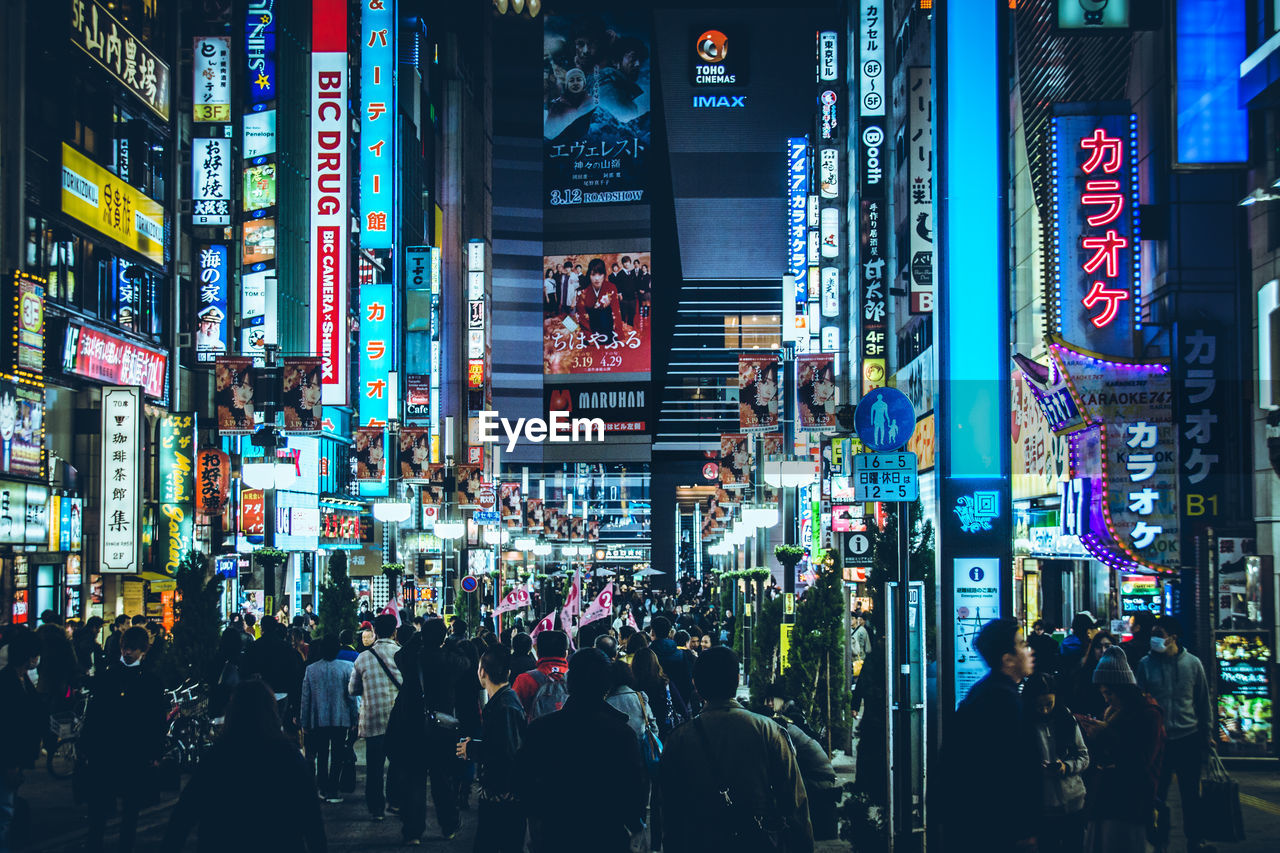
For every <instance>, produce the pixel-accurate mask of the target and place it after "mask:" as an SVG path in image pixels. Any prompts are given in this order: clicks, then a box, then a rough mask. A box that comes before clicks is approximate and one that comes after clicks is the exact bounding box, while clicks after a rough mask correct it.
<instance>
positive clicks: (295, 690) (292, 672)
mask: <svg viewBox="0 0 1280 853" xmlns="http://www.w3.org/2000/svg"><path fill="white" fill-rule="evenodd" d="M306 671H307V665H306V662H305V661H303V660H302V655H300V654H298V653H297V652H295V651H294V650H293V649H292V648H291V647H290V646H289V644H288V643H286V642H285V641H284V640H281V639H268V638H267V637H263V638H262V639H260V640H257V641H255V642H254V644H253V645H251V646H249V648H248V649H246V650H245V652H244V655H243V656H242V657H241V660H240V677H241V678H242V679H243V678H245V677H248V676H252V675H257V676H259V677H260V678H261V679H262V680H263V681H264V682H266V684H267V686H268V687H270V688H271V689H272V691H273V692H275V693H287V694H288V695H289V711H290V715H291V716H297V714H298V710H299V707H300V706H301V704H302V678H303V676H304V675H306Z"/></svg>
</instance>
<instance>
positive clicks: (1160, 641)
mask: <svg viewBox="0 0 1280 853" xmlns="http://www.w3.org/2000/svg"><path fill="white" fill-rule="evenodd" d="M1151 651H1153V652H1155V653H1156V654H1158V655H1162V654H1164V637H1152V638H1151Z"/></svg>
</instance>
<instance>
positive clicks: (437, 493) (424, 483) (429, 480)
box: [401, 431, 444, 506]
mask: <svg viewBox="0 0 1280 853" xmlns="http://www.w3.org/2000/svg"><path fill="white" fill-rule="evenodd" d="M403 434H404V432H403V431H401V435H403ZM402 470H403V469H402ZM417 482H419V483H420V484H421V486H420V488H419V489H418V500H420V501H422V505H423V506H444V466H443V465H425V466H423V475H422V479H420V480H418V481H417Z"/></svg>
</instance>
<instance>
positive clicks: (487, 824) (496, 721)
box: [457, 646, 527, 853]
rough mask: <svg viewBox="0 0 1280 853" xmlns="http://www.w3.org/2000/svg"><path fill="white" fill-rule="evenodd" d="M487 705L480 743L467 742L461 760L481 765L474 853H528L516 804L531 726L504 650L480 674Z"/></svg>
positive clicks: (493, 652)
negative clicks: (519, 767)
mask: <svg viewBox="0 0 1280 853" xmlns="http://www.w3.org/2000/svg"><path fill="white" fill-rule="evenodd" d="M477 674H478V676H479V678H480V683H481V685H483V687H484V692H485V695H486V696H487V697H488V701H487V702H486V703H485V706H484V713H483V720H482V723H483V729H482V734H481V736H480V737H479V738H469V737H468V738H464V739H463V740H462V741H461V742H459V743H458V746H457V755H458V757H459V758H465V759H467V760H469V761H474V762H476V763H477V764H479V765H480V805H479V814H478V815H477V818H476V821H477V824H476V841H475V847H474V850H475V851H476V853H520V851H523V850H524V837H525V816H524V812H523V810H522V809H521V807H520V804H519V802H518V800H517V799H516V788H517V779H516V756H517V755H518V754H519V752H520V748H521V746H522V745H523V744H524V739H525V731H526V726H527V723H526V721H525V713H524V708H523V707H522V706H521V705H520V697H519V696H517V695H516V693H515V691H514V690H512V689H511V684H510V682H511V653H510V652H509V651H507V649H506V648H504V647H502V646H496V647H493V648H490V649H488V650H486V651H485V653H484V654H483V655H482V656H481V657H480V665H479V668H478V672H477Z"/></svg>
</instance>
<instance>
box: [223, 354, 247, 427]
mask: <svg viewBox="0 0 1280 853" xmlns="http://www.w3.org/2000/svg"><path fill="white" fill-rule="evenodd" d="M213 377H214V391H213V403H214V407H215V411H216V412H217V414H218V434H219V435H249V434H250V433H251V432H253V430H254V425H255V417H254V405H253V390H254V389H253V385H254V379H255V371H254V367H253V359H252V358H250V357H248V356H235V357H224V358H219V359H218V360H217V362H216V363H215V364H214V367H213Z"/></svg>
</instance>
